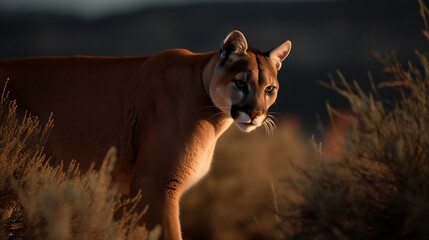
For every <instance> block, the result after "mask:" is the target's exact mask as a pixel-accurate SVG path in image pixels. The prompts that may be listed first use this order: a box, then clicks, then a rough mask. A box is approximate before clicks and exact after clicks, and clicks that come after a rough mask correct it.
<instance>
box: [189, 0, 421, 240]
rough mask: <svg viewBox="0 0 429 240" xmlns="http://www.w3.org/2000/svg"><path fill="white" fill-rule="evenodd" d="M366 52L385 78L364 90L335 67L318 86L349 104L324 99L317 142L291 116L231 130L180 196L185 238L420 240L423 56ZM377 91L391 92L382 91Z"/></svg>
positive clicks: (370, 77) (418, 54)
mask: <svg viewBox="0 0 429 240" xmlns="http://www.w3.org/2000/svg"><path fill="white" fill-rule="evenodd" d="M419 2H420V4H421V14H422V16H423V19H424V21H425V25H426V26H428V24H427V23H426V18H427V16H428V13H429V11H428V9H427V8H426V7H425V6H424V5H423V3H422V1H419ZM423 33H424V34H425V36H426V37H427V38H428V40H429V28H426V30H424V31H423ZM375 56H376V57H377V59H378V60H380V62H381V64H382V65H383V72H384V75H385V77H386V79H385V80H384V81H383V82H382V83H381V84H378V85H376V84H374V81H373V80H372V75H371V74H369V79H370V82H371V85H372V89H371V91H370V92H369V93H367V92H364V91H363V90H362V89H361V88H360V86H359V84H358V83H357V82H356V81H353V82H351V83H349V82H348V81H347V80H346V79H345V77H344V76H343V75H342V74H341V72H337V75H336V77H335V78H334V77H333V78H332V81H331V82H330V83H324V85H325V86H326V87H329V88H332V89H333V90H334V91H336V92H337V93H339V94H341V95H343V96H344V97H345V98H347V99H348V100H349V102H350V110H349V111H346V112H344V111H338V110H335V109H333V108H332V107H331V106H330V105H328V112H329V113H330V116H331V119H332V126H331V127H330V129H329V130H328V131H326V132H325V135H324V138H323V141H322V143H316V142H315V141H314V140H307V139H306V138H305V137H303V135H302V133H301V132H300V131H299V129H300V126H299V124H296V123H297V121H292V122H291V121H285V122H283V120H281V119H280V121H279V122H278V125H279V129H278V133H277V134H276V135H275V136H274V137H268V138H266V137H264V133H263V132H262V131H259V132H255V133H252V134H246V135H244V134H242V133H239V132H238V131H236V130H235V129H234V128H232V129H230V130H229V131H228V132H227V133H226V134H225V136H223V137H222V138H221V139H220V141H219V143H218V146H217V150H216V153H215V156H214V162H213V168H212V171H211V173H210V175H209V176H208V177H207V178H205V179H204V180H203V181H202V182H201V183H200V184H198V185H197V186H196V187H195V188H194V189H191V190H190V191H189V193H187V195H186V196H185V198H184V199H183V201H182V213H183V214H182V220H183V227H184V233H185V236H187V237H188V238H187V239H222V240H225V239H235V240H236V239H238V240H240V239H243V240H244V239H428V238H429V217H428V216H429V187H428V186H429V172H428V171H429V155H428V151H429V62H428V54H426V53H419V52H417V56H418V58H419V60H420V61H419V62H418V63H417V64H413V63H411V62H406V64H403V63H401V62H400V61H399V60H397V59H396V58H395V57H394V56H393V55H391V56H386V57H385V56H381V55H380V54H375ZM386 88H388V89H390V90H392V89H393V91H396V92H398V94H397V95H399V96H400V98H398V99H396V100H395V101H392V99H389V100H388V99H385V98H383V97H381V96H382V95H383V92H384V91H385V90H386ZM380 95H381V96H380ZM346 132H347V134H346ZM271 184H272V185H271ZM274 212H277V215H276V214H274ZM195 226H198V227H195Z"/></svg>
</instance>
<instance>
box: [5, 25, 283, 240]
mask: <svg viewBox="0 0 429 240" xmlns="http://www.w3.org/2000/svg"><path fill="white" fill-rule="evenodd" d="M289 51H290V42H288V41H287V42H285V43H284V44H282V45H281V46H280V47H278V48H276V49H275V50H273V51H271V53H270V55H269V57H268V56H263V55H262V52H260V51H257V50H251V49H248V48H247V42H246V40H245V38H244V36H243V35H242V34H241V33H240V32H238V31H233V32H232V33H231V34H229V35H228V36H227V38H226V39H225V40H224V42H223V43H222V53H221V54H219V51H216V52H210V53H204V54H195V53H191V52H189V51H187V50H183V49H174V50H168V51H165V52H161V53H159V54H156V55H152V56H147V57H121V58H113V57H86V56H75V57H40V58H26V59H12V60H1V61H0V83H1V84H4V82H5V80H6V79H7V78H10V82H9V89H10V91H11V97H12V98H15V99H17V101H18V105H19V107H20V108H21V109H26V110H28V111H29V112H30V113H33V114H36V115H37V116H39V117H40V118H41V120H42V121H45V120H46V119H47V118H48V116H49V115H50V113H51V112H53V114H54V121H55V127H54V129H53V132H52V134H51V136H50V138H49V140H48V143H47V146H46V149H47V152H48V153H49V154H52V155H53V156H54V158H53V159H56V160H59V159H64V160H65V161H66V162H67V161H70V159H72V158H73V159H76V160H78V161H79V163H80V164H81V167H82V169H87V168H88V167H89V165H90V163H91V162H95V163H97V164H98V165H99V164H100V161H101V160H102V159H103V156H104V154H105V153H106V152H107V150H108V149H109V148H110V147H111V146H116V147H117V149H118V159H119V160H118V163H117V166H116V167H115V170H114V181H116V182H117V183H119V184H120V190H121V191H122V192H128V191H130V192H131V194H134V193H135V192H136V191H138V189H142V191H143V196H144V197H143V198H144V199H143V201H142V203H141V204H140V206H139V207H140V209H143V207H144V206H145V205H146V204H149V211H148V212H147V214H146V215H145V216H144V218H143V219H142V222H146V223H147V227H148V228H149V229H150V228H152V227H154V226H155V225H158V224H161V225H162V228H163V234H162V239H181V232H180V223H179V199H180V196H181V195H182V194H183V192H184V191H185V190H186V189H188V188H189V187H190V186H191V185H192V184H194V183H196V182H197V181H198V180H199V179H201V177H203V176H204V175H205V174H206V173H207V172H208V170H209V168H210V164H211V159H212V156H213V151H214V148H215V145H216V141H217V139H218V138H219V136H220V135H221V134H222V133H223V132H224V131H225V130H226V129H227V128H228V127H229V126H230V125H231V123H232V122H235V123H236V125H237V126H238V127H239V128H240V129H242V130H243V131H251V130H253V129H254V128H256V127H257V126H260V125H261V124H262V122H263V121H264V120H265V118H266V116H267V110H268V108H269V106H271V105H272V104H273V103H274V101H275V99H276V97H277V90H278V81H277V70H278V68H279V66H281V61H283V59H284V58H285V57H286V56H287V54H288V53H289ZM237 78H238V79H240V80H242V81H245V82H246V84H247V87H248V91H247V92H246V93H244V92H243V91H241V90H239V89H238V88H237V87H236V85H235V83H234V79H237ZM267 86H275V87H276V89H275V90H274V92H273V93H272V94H267V93H266V92H265V88H266V87H267ZM233 105H234V107H233ZM232 108H235V110H236V113H237V116H235V119H233V118H232V117H231V113H232V111H233V109H232ZM249 114H253V115H254V116H257V117H256V118H255V119H254V120H251V119H250V117H249V116H250V115H249Z"/></svg>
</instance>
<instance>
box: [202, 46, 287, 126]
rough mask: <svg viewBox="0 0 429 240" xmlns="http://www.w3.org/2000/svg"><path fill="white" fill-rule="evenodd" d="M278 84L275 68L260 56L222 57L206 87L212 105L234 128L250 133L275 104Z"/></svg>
mask: <svg viewBox="0 0 429 240" xmlns="http://www.w3.org/2000/svg"><path fill="white" fill-rule="evenodd" d="M278 90H279V83H278V81H277V68H276V66H275V64H274V63H273V61H271V60H270V59H269V57H268V56H265V55H264V54H262V53H253V52H247V53H246V55H235V56H233V57H231V56H229V57H224V58H222V56H221V57H220V59H219V62H218V63H217V65H216V68H215V71H214V76H213V79H212V81H211V85H210V96H211V98H212V101H213V103H214V104H215V105H216V107H218V108H219V109H220V111H221V112H222V113H224V115H226V116H228V117H231V118H232V119H233V120H234V123H235V125H237V127H238V128H239V129H240V130H242V131H244V132H250V131H252V130H254V129H255V128H257V127H259V126H261V125H262V124H263V123H264V121H265V120H266V118H267V114H268V108H269V107H270V106H271V105H272V104H273V103H274V102H275V100H276V98H277V92H278Z"/></svg>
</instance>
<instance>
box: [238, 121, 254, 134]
mask: <svg viewBox="0 0 429 240" xmlns="http://www.w3.org/2000/svg"><path fill="white" fill-rule="evenodd" d="M234 123H235V125H236V126H237V127H238V129H240V130H241V131H243V132H251V131H253V130H255V129H256V128H257V127H258V126H256V125H254V124H251V123H239V122H236V121H234Z"/></svg>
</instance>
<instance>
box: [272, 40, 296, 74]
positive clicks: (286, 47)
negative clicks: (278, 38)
mask: <svg viewBox="0 0 429 240" xmlns="http://www.w3.org/2000/svg"><path fill="white" fill-rule="evenodd" d="M291 48H292V43H291V42H290V41H289V40H287V41H286V42H284V43H283V44H282V45H280V46H278V47H276V48H274V49H273V50H271V51H270V52H269V55H268V56H269V57H270V59H271V60H272V61H273V62H274V64H275V65H276V67H277V71H278V70H280V68H281V67H282V62H283V60H285V59H286V57H287V56H288V55H289V53H290V49H291Z"/></svg>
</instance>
